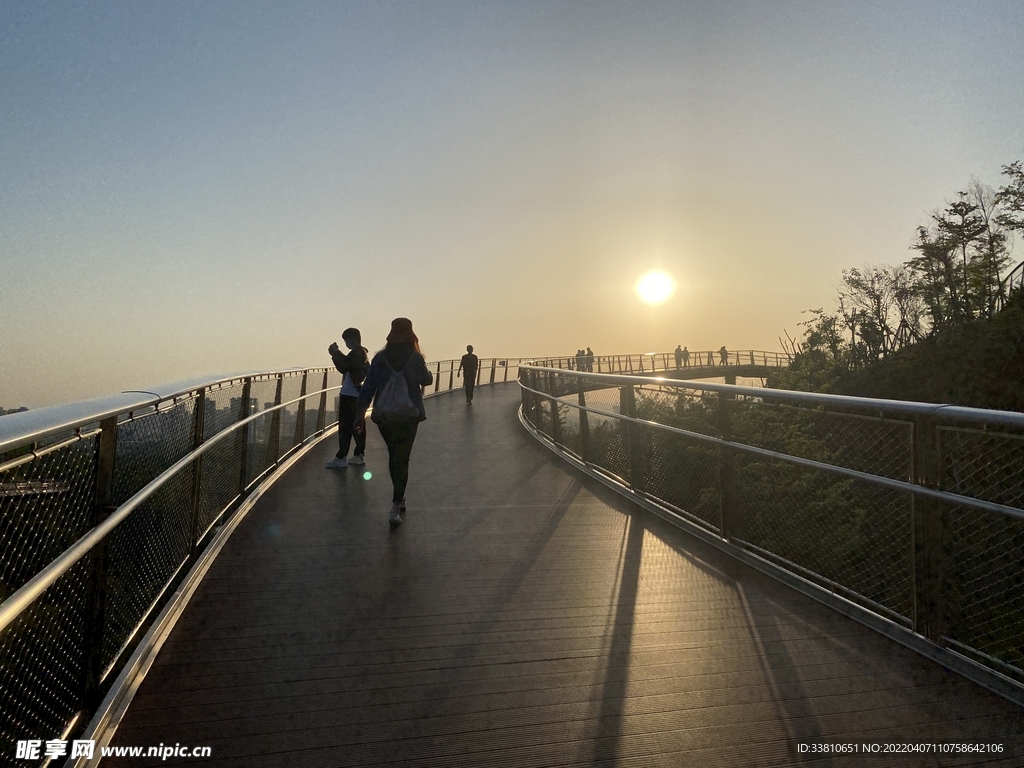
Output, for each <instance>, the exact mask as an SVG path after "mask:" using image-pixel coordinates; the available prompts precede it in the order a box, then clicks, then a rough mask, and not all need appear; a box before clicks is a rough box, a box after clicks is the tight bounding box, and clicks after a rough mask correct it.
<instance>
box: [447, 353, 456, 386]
mask: <svg viewBox="0 0 1024 768" xmlns="http://www.w3.org/2000/svg"><path fill="white" fill-rule="evenodd" d="M453 389H455V361H454V360H452V362H451V364H450V365H449V366H448V391H449V392H450V391H451V390H453Z"/></svg>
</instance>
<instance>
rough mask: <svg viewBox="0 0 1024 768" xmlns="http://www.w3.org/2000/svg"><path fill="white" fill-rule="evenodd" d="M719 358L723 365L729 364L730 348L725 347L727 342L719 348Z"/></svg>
mask: <svg viewBox="0 0 1024 768" xmlns="http://www.w3.org/2000/svg"><path fill="white" fill-rule="evenodd" d="M718 359H719V361H720V362H721V364H722V365H728V364H729V350H727V349H726V348H725V344H723V345H722V348H721V349H720V350H718Z"/></svg>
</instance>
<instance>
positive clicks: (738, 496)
mask: <svg viewBox="0 0 1024 768" xmlns="http://www.w3.org/2000/svg"><path fill="white" fill-rule="evenodd" d="M520 371H521V373H520V386H521V388H522V409H521V418H522V419H523V421H524V423H525V424H527V425H528V427H529V428H530V429H531V431H533V432H534V433H535V435H536V436H537V437H539V438H540V439H542V440H543V441H545V442H546V443H547V444H548V445H549V447H551V448H553V449H554V450H556V452H558V453H560V454H561V455H562V456H563V457H564V458H567V459H568V460H570V461H571V462H573V463H576V464H577V465H578V466H580V467H581V468H583V469H585V470H587V471H589V472H591V473H592V474H595V475H596V476H597V477H599V478H601V479H603V480H604V481H605V482H608V483H609V484H610V485H613V486H615V487H617V488H618V489H620V491H622V492H624V493H627V494H628V495H631V496H633V497H635V498H637V499H639V500H641V501H643V502H644V503H646V504H648V505H653V507H652V508H654V509H656V510H660V511H663V512H665V513H668V516H670V517H671V518H672V519H674V520H676V521H677V522H680V524H682V525H683V526H684V527H689V528H690V529H691V530H693V531H698V532H701V535H702V536H704V537H705V538H706V539H707V540H709V541H711V542H712V543H716V545H718V544H717V543H721V544H722V546H723V547H724V548H727V549H728V550H729V551H730V552H732V553H734V554H741V555H743V556H747V555H750V556H753V558H755V559H756V560H757V561H758V562H760V563H769V564H771V565H770V568H771V569H774V570H773V571H772V572H773V573H784V574H788V575H792V576H793V577H795V578H794V583H796V582H797V581H799V583H800V584H801V585H810V587H808V588H809V589H811V591H812V592H813V593H814V594H815V595H820V594H822V593H827V594H828V595H831V596H836V595H837V596H840V597H841V598H842V599H843V601H844V602H843V604H844V605H846V604H848V605H850V606H854V608H855V609H856V610H857V611H861V612H863V614H859V615H870V617H872V621H873V620H874V618H875V617H877V618H880V619H882V620H883V622H884V623H883V624H879V625H878V626H876V628H879V627H881V631H886V632H888V629H887V627H890V626H896V627H899V628H901V630H900V631H901V632H903V633H909V634H910V635H913V637H911V638H910V640H912V641H913V642H918V640H920V641H926V645H927V646H928V647H929V648H931V647H934V648H936V649H940V651H936V652H937V653H938V652H942V653H946V652H947V651H954V652H955V654H956V655H957V656H958V658H957V663H960V660H963V659H966V660H967V662H966V666H965V669H968V668H969V669H970V670H980V671H979V674H982V676H983V678H984V679H983V680H980V682H983V684H986V685H989V687H992V688H993V689H996V690H999V691H1000V692H1001V693H1003V694H1004V695H1008V696H1010V697H1011V698H1015V699H1016V700H1018V701H1024V687H1022V683H1024V591H1022V590H1021V589H1020V574H1021V572H1022V567H1024V470H1022V467H1024V414H1020V413H1010V412H1004V411H986V410H981V409H973V408H960V407H952V406H941V405H929V404H923V403H909V402H899V401H889V400H871V399H866V398H856V397H844V396H837V395H822V394H811V393H804V392H792V391H784V390H770V389H761V388H753V387H738V386H730V385H725V384H714V383H702V382H692V381H676V380H670V379H666V378H654V379H652V378H641V377H639V376H622V375H607V374H597V373H589V372H579V371H567V370H565V369H558V368H551V367H548V366H541V365H524V366H523V367H521V369H520ZM799 588H803V586H801V587H799ZM829 599H831V598H829ZM894 631H895V630H894ZM897 639H900V638H899V637H897ZM925 652H930V651H925ZM982 668H984V669H982ZM961 671H963V670H961ZM966 674H971V675H973V671H969V672H967V673H966ZM993 681H995V682H993Z"/></svg>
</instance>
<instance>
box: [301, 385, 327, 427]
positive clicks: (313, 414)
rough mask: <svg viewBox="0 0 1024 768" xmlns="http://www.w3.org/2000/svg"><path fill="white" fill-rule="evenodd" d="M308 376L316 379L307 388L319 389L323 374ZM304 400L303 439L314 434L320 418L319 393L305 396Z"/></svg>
mask: <svg viewBox="0 0 1024 768" xmlns="http://www.w3.org/2000/svg"><path fill="white" fill-rule="evenodd" d="M309 378H310V379H314V378H315V379H316V381H315V382H314V385H313V386H310V387H309V388H310V389H316V390H319V389H320V388H321V386H320V385H321V384H323V376H322V375H321V374H318V375H317V376H315V377H314V376H313V375H312V374H311V375H310V377H309ZM305 402H306V418H305V421H304V422H303V429H302V437H303V439H304V440H308V439H309V438H310V437H312V436H313V435H314V434H316V431H317V422H318V421H319V420H320V395H319V394H315V395H310V396H309V397H307V398H306V401H305Z"/></svg>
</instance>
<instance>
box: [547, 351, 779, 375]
mask: <svg viewBox="0 0 1024 768" xmlns="http://www.w3.org/2000/svg"><path fill="white" fill-rule="evenodd" d="M791 359H792V358H791V356H790V355H788V354H786V353H784V352H765V351H763V350H757V349H744V350H739V351H731V352H730V351H728V350H726V352H725V354H724V355H723V353H722V352H721V350H719V351H715V352H709V351H706V350H696V351H693V352H691V351H689V350H687V351H686V352H683V353H682V354H681V355H679V357H678V361H677V356H676V353H675V352H644V353H641V354H636V353H633V354H628V355H595V356H594V358H593V360H592V361H591V360H590V359H589V358H587V357H585V356H582V355H581V356H575V355H566V356H563V357H545V358H538V359H535V360H532V361H530V362H531V364H532V365H537V366H542V367H545V368H559V369H561V370H570V371H572V370H576V371H587V372H591V373H630V374H636V373H643V374H650V373H657V372H659V371H673V370H685V369H687V368H725V367H727V366H731V367H733V368H735V367H746V366H749V367H752V368H785V367H787V366H788V365H789V363H790V361H791ZM723 375H724V374H723ZM741 375H742V374H741Z"/></svg>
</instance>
